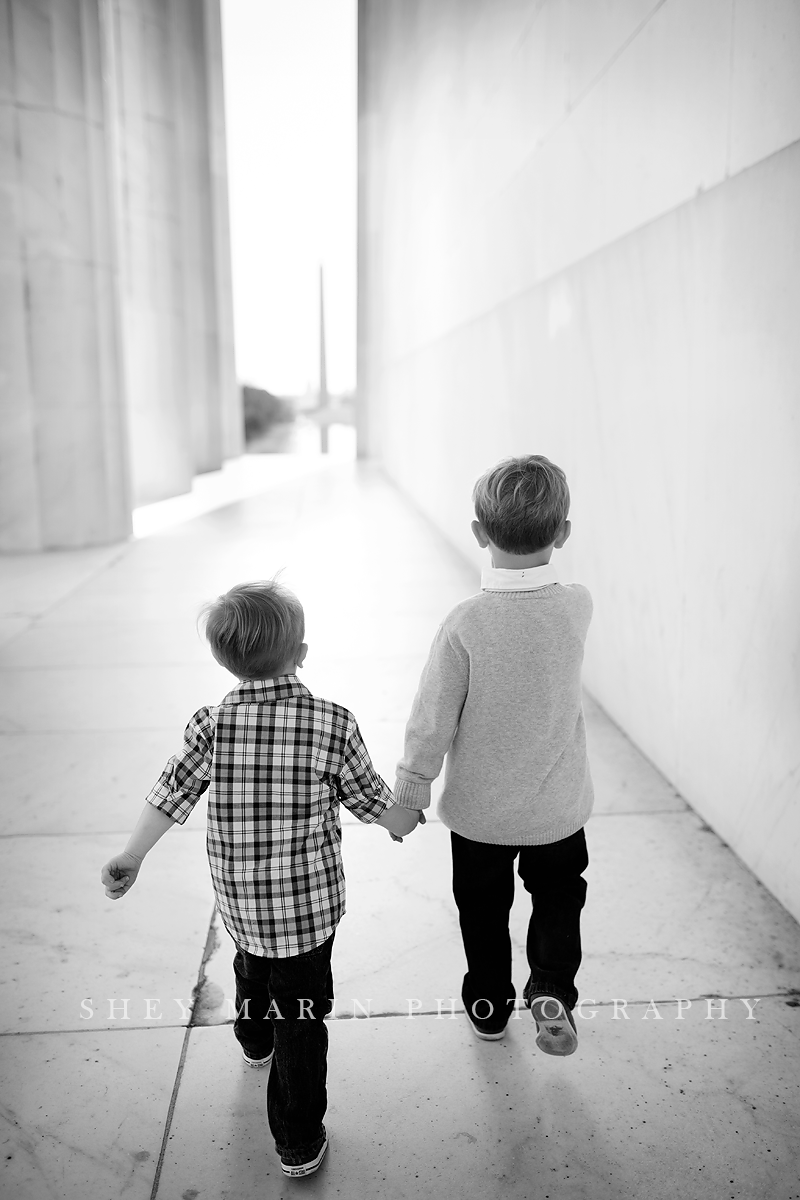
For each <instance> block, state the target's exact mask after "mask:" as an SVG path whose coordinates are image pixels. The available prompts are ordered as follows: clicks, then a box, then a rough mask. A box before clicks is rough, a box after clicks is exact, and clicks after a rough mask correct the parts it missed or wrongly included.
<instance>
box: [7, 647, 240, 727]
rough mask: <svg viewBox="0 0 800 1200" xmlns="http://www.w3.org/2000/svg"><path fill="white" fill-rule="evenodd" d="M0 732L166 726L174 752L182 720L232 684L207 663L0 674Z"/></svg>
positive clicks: (232, 683) (66, 668)
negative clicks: (2, 685)
mask: <svg viewBox="0 0 800 1200" xmlns="http://www.w3.org/2000/svg"><path fill="white" fill-rule="evenodd" d="M3 675H4V679H5V681H6V684H7V687H8V690H4V691H3V692H2V693H0V732H3V733H25V732H41V733H46V732H57V731H63V732H66V731H72V730H75V731H79V730H106V729H108V730H111V729H115V730H120V729H128V730H130V731H131V732H135V731H138V730H144V729H162V728H169V729H174V730H175V731H176V736H177V739H178V740H177V745H176V749H179V748H180V744H181V738H182V735H183V730H184V729H185V727H186V722H187V721H188V720H189V718H190V717H191V715H192V713H194V712H195V711H196V710H197V709H199V708H201V707H202V706H203V705H205V704H209V703H211V704H214V703H216V702H217V701H218V700H221V699H222V697H223V696H224V695H225V694H226V692H229V691H230V689H231V687H233V686H235V683H236V681H235V680H234V679H233V678H232V676H231V675H229V674H228V672H227V671H225V670H224V669H223V668H222V667H220V666H219V665H218V664H217V663H215V662H214V661H213V659H210V660H209V661H208V662H202V663H201V662H197V663H183V664H180V665H177V666H173V665H170V666H167V665H163V666H161V667H160V668H159V670H158V672H157V674H156V673H154V671H153V670H152V669H151V668H150V667H133V666H128V667H64V668H61V669H60V670H50V669H48V668H45V667H42V668H40V669H39V670H36V671H21V670H13V671H11V670H9V671H4V672H3Z"/></svg>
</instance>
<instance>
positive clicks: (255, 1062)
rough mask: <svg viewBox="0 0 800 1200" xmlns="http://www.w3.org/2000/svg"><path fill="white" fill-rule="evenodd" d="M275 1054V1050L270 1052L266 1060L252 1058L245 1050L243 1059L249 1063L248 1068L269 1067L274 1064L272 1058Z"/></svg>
mask: <svg viewBox="0 0 800 1200" xmlns="http://www.w3.org/2000/svg"><path fill="white" fill-rule="evenodd" d="M274 1053H275V1051H274V1050H270V1052H269V1054H268V1055H267V1056H266V1058H251V1057H250V1055H249V1054H248V1053H247V1051H246V1050H244V1049H243V1050H242V1058H243V1059H244V1061H245V1062H246V1063H247V1065H248V1067H268V1066H269V1064H270V1063H271V1062H272V1056H273V1054H274Z"/></svg>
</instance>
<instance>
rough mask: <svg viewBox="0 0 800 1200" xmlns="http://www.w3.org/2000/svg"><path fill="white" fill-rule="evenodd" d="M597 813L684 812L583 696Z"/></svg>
mask: <svg viewBox="0 0 800 1200" xmlns="http://www.w3.org/2000/svg"><path fill="white" fill-rule="evenodd" d="M583 711H584V716H585V718H586V741H587V745H588V750H589V763H590V766H591V771H592V782H593V783H594V811H595V812H596V813H625V812H670V811H673V812H685V811H686V808H687V805H686V801H685V800H684V799H683V798H682V797H681V796H679V795H678V793H677V792H676V791H675V789H674V787H673V786H672V784H670V783H668V782H667V780H666V779H665V778H664V776H663V775H662V774H661V772H660V771H658V770H657V769H656V768H655V767H654V766H653V764H652V763H651V762H650V761H649V759H647V758H645V756H644V755H643V754H642V753H641V751H640V750H638V749H637V748H636V746H634V745H633V743H632V742H630V741H629V740H628V738H627V737H625V734H624V733H622V732H621V731H620V730H619V729H618V728H617V726H616V725H615V724H614V722H613V721H612V720H611V719H610V718H609V717H607V716H606V714H605V713H604V712H603V710H602V708H600V706H599V704H597V703H596V702H595V701H594V700H593V699H592V698H591V696H587V695H585V696H584V702H583Z"/></svg>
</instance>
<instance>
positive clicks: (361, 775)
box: [337, 715, 394, 822]
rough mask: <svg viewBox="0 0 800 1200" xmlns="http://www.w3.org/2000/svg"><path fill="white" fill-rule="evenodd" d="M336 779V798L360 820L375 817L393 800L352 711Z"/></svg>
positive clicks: (374, 819) (388, 806)
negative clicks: (370, 754) (337, 794)
mask: <svg viewBox="0 0 800 1200" xmlns="http://www.w3.org/2000/svg"><path fill="white" fill-rule="evenodd" d="M337 783H338V790H339V799H340V800H341V802H342V804H344V806H345V808H348V809H349V810H350V812H351V813H353V814H354V815H355V816H356V817H358V819H359V821H365V822H371V821H377V819H378V817H380V816H382V815H383V813H384V812H385V811H386V809H387V808H390V807H391V805H392V804H394V797H393V796H392V793H391V790H390V788H389V786H388V784H386V783H384V781H383V780H382V779H381V777H380V775H379V774H378V772H377V771H376V770H375V768H374V767H373V765H372V760H371V759H370V756H369V753H368V751H367V747H366V746H365V745H364V739H363V738H362V736H361V730H360V729H359V728H358V724H357V723H356V719H355V717H353V716H352V715H351V718H350V723H349V726H348V731H347V742H346V744H345V748H344V755H343V760H342V766H341V770H340V773H339V775H338V776H337Z"/></svg>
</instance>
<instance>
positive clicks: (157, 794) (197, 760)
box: [147, 708, 214, 825]
mask: <svg viewBox="0 0 800 1200" xmlns="http://www.w3.org/2000/svg"><path fill="white" fill-rule="evenodd" d="M213 750H214V717H213V711H212V710H211V709H210V708H201V709H200V710H199V711H198V712H196V713H195V714H194V716H193V717H192V719H191V720H190V722H189V724H188V725H187V726H186V731H185V733H184V735H183V749H182V750H181V752H180V754H175V755H173V756H172V758H171V759H170V760H169V762H168V763H167V765H166V766H165V767H164V770H163V771H162V772H161V776H160V778H159V780H158V782H157V783H156V785H155V786H154V787H153V788H152V790H151V791H150V793H149V794H148V796H147V803H148V804H152V805H153V807H154V808H158V809H160V810H161V812H163V813H166V814H167V816H169V817H172V819H173V821H176V822H177V823H178V824H179V825H182V824H183V822H184V821H185V820H186V819H187V817H188V816H189V815H190V813H191V811H192V809H193V808H194V806H195V804H196V803H197V801H198V800H199V799H200V797H201V796H202V794H203V792H205V791H206V789H207V788H208V786H209V783H210V782H211V759H212V754H213Z"/></svg>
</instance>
